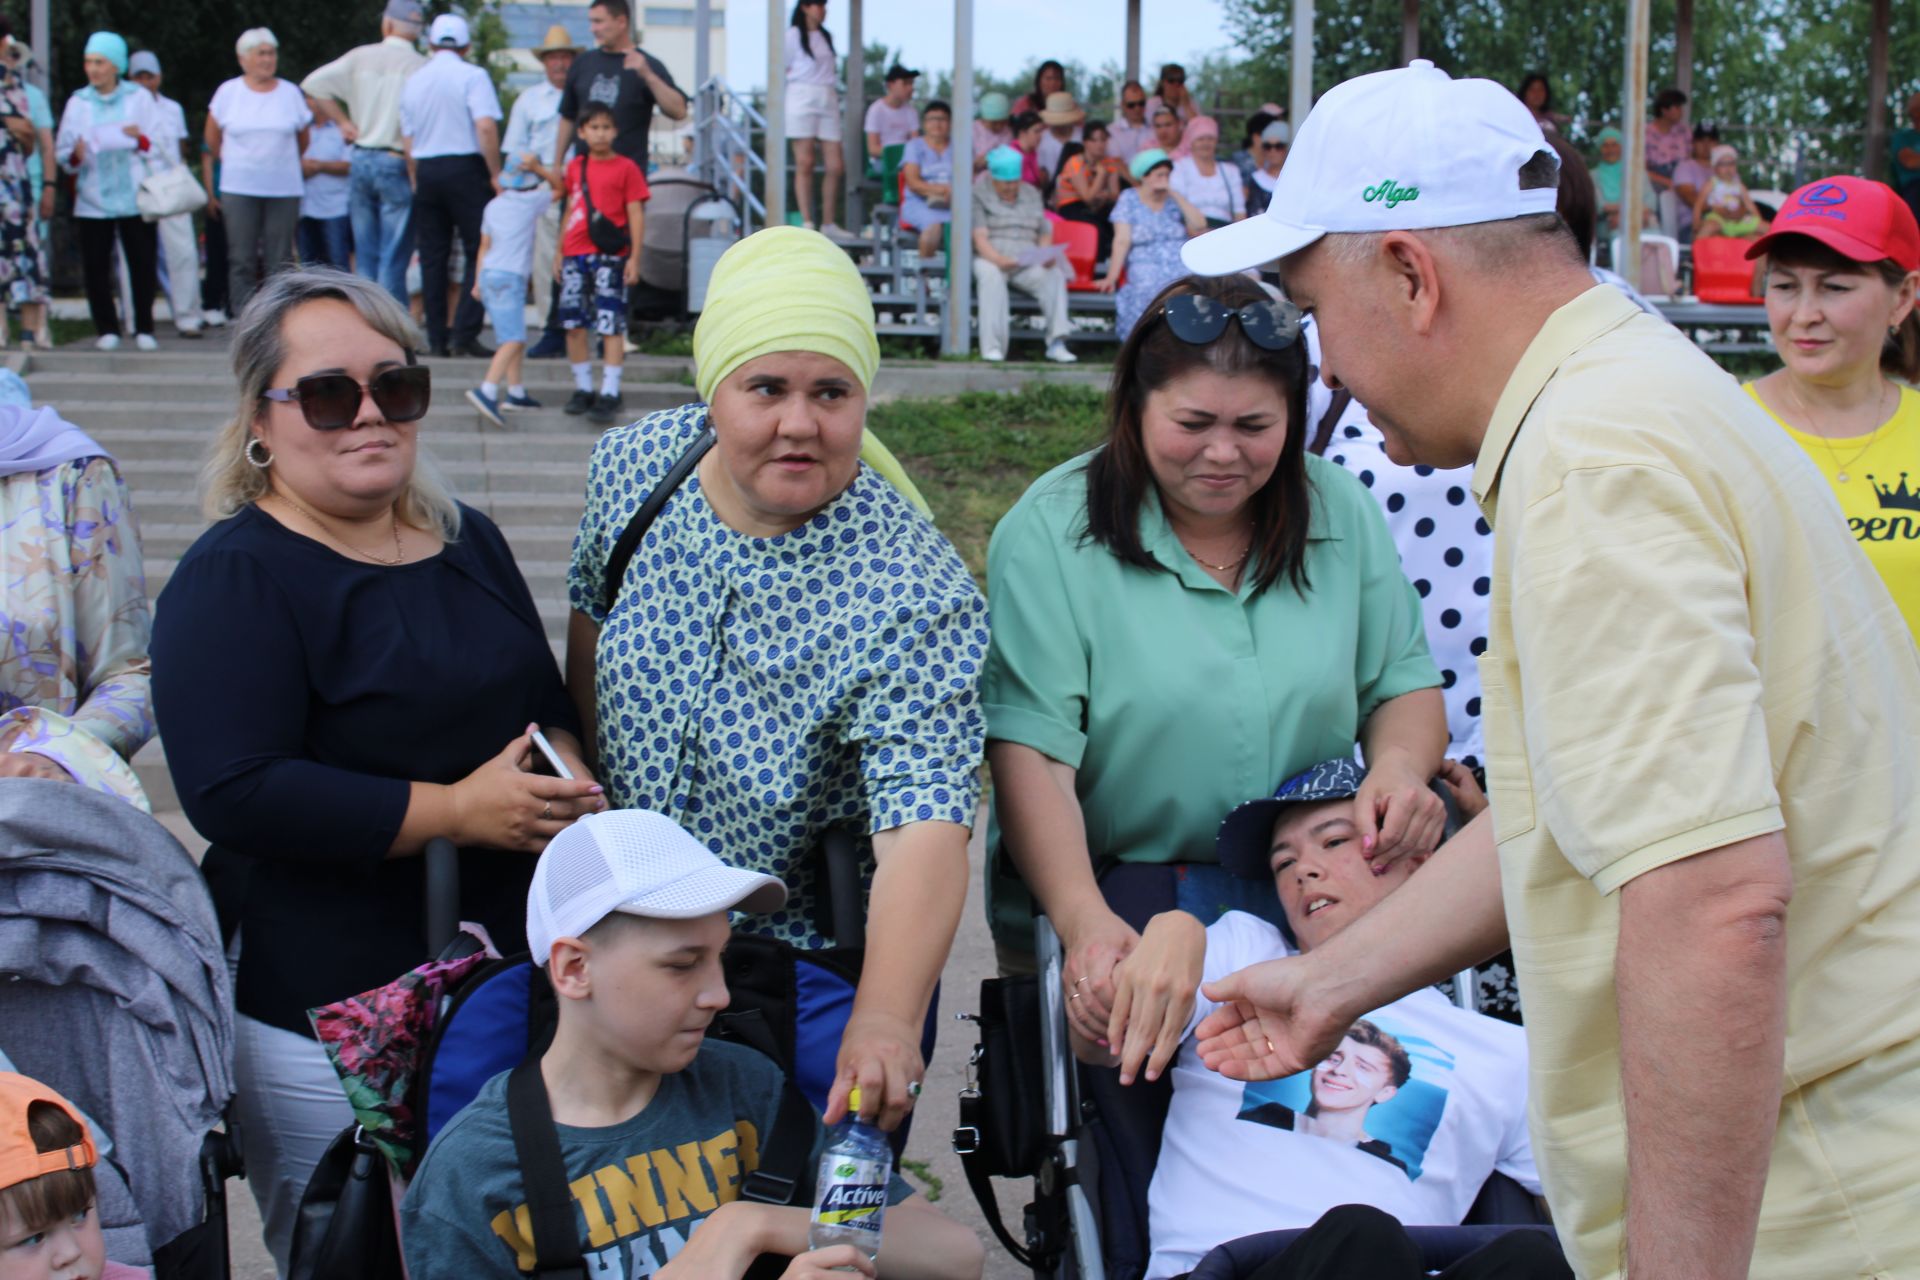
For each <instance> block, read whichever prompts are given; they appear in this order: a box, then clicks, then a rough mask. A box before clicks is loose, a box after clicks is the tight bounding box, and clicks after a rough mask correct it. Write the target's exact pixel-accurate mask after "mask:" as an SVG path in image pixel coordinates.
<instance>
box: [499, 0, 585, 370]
mask: <svg viewBox="0 0 1920 1280" xmlns="http://www.w3.org/2000/svg"><path fill="white" fill-rule="evenodd" d="M579 53H580V46H579V45H576V44H575V43H573V39H572V37H570V36H569V35H568V34H567V29H566V28H565V27H564V26H562V25H560V24H559V23H557V22H556V23H554V24H553V25H552V26H550V27H548V28H547V38H546V39H544V40H542V41H541V42H540V44H539V47H538V48H536V49H534V50H533V56H534V57H536V58H538V59H540V65H541V66H542V67H544V68H545V69H546V73H547V78H546V80H545V81H544V82H543V83H541V84H537V85H534V86H533V87H532V88H530V89H525V90H523V91H522V92H521V94H520V96H519V97H517V98H515V99H514V100H513V110H512V112H511V113H509V114H508V116H507V136H506V139H505V141H503V142H502V143H501V144H500V151H501V170H500V185H501V187H502V188H506V189H512V190H516V191H523V190H525V189H527V188H529V187H532V186H534V185H536V184H537V183H541V182H547V183H552V182H553V170H552V169H550V168H549V167H548V165H547V162H548V161H549V160H551V159H552V158H553V152H554V143H555V141H556V140H557V139H558V138H559V131H560V98H561V95H562V92H563V91H564V90H565V89H566V87H567V72H569V71H571V70H572V69H573V60H574V58H575V57H577V56H578V55H579ZM559 243H560V202H559V201H557V200H556V201H554V202H553V203H552V204H549V205H548V206H547V211H546V212H545V213H543V214H541V215H540V221H539V222H537V223H535V224H534V236H533V260H534V262H535V263H545V262H552V261H553V252H554V249H555V247H556V246H558V244H559ZM532 275H533V306H534V310H536V311H538V312H539V313H540V314H541V315H544V316H546V318H547V326H546V334H545V335H544V336H543V337H542V338H541V340H540V342H539V343H538V344H536V345H535V346H534V348H533V349H532V350H531V351H529V352H528V353H527V354H528V355H530V356H533V357H535V358H536V359H537V358H539V357H540V356H542V355H554V356H557V355H560V354H561V353H562V352H564V351H565V350H566V345H567V343H566V334H565V333H564V332H563V331H562V330H561V328H560V317H559V314H558V313H557V312H556V311H555V310H554V308H553V273H552V272H550V271H545V270H539V269H536V270H535V271H534V272H533V273H532ZM548 347H550V349H549V350H543V348H548Z"/></svg>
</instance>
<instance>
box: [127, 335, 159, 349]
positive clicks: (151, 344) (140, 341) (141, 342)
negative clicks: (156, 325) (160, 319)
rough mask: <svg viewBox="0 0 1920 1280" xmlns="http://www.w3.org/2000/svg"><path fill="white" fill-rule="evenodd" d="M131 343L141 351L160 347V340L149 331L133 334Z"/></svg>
mask: <svg viewBox="0 0 1920 1280" xmlns="http://www.w3.org/2000/svg"><path fill="white" fill-rule="evenodd" d="M133 345H134V346H136V347H138V348H140V349H141V350H142V351H158V350H159V349H160V340H159V339H158V338H155V337H154V336H153V335H152V334H150V333H138V334H135V335H134V338H133Z"/></svg>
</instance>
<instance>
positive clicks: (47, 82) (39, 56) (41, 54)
mask: <svg viewBox="0 0 1920 1280" xmlns="http://www.w3.org/2000/svg"><path fill="white" fill-rule="evenodd" d="M27 14H28V16H27V22H28V25H29V27H30V29H31V31H32V35H31V36H30V37H29V39H30V40H31V42H32V44H33V60H34V62H35V63H36V64H38V66H39V70H40V87H41V88H43V89H45V90H46V91H47V96H48V97H49V98H51V97H52V96H53V24H52V22H50V21H49V20H48V18H47V0H33V2H32V4H31V5H29V6H28V10H27ZM47 179H48V181H52V179H53V175H52V174H48V175H47Z"/></svg>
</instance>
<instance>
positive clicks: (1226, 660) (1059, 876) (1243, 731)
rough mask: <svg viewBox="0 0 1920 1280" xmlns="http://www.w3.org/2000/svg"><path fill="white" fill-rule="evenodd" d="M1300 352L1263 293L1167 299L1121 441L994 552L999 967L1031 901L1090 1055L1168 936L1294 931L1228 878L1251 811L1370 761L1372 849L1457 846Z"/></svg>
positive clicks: (1240, 286)
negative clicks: (1200, 928)
mask: <svg viewBox="0 0 1920 1280" xmlns="http://www.w3.org/2000/svg"><path fill="white" fill-rule="evenodd" d="M1241 309H1244V310H1241ZM1230 310H1234V311H1237V314H1235V315H1229V311H1230ZM1298 333H1299V313H1298V312H1297V311H1295V310H1294V309H1293V308H1292V307H1291V306H1290V305H1289V304H1286V303H1275V302H1271V301H1269V300H1268V298H1267V295H1266V294H1265V293H1264V292H1263V291H1262V290H1260V289H1259V288H1258V287H1257V286H1256V285H1254V284H1252V283H1251V282H1250V281H1248V280H1246V279H1244V278H1243V277H1239V276H1229V277H1225V278H1221V279H1201V278H1188V279H1186V280H1182V281H1179V282H1176V283H1175V284H1173V285H1170V286H1168V288H1167V290H1166V291H1165V292H1164V293H1162V294H1161V296H1160V297H1159V298H1157V299H1156V300H1155V301H1154V302H1153V303H1152V304H1150V305H1149V307H1148V308H1147V311H1146V313H1145V315H1144V316H1143V317H1142V319H1141V322H1140V324H1139V326H1138V327H1137V328H1136V329H1135V331H1134V333H1133V335H1132V336H1131V337H1130V339H1129V341H1128V342H1127V344H1126V346H1125V347H1123V348H1122V350H1121V353H1120V357H1119V361H1118V363H1117V364H1116V365H1115V368H1114V380H1113V387H1114V395H1113V398H1112V399H1113V406H1114V407H1113V409H1112V411H1111V413H1110V422H1109V429H1108V437H1107V442H1106V444H1105V445H1104V446H1103V447H1102V448H1100V449H1096V450H1094V451H1093V452H1092V453H1089V454H1086V455H1083V456H1081V457H1079V458H1075V459H1073V460H1072V461H1070V462H1067V463H1065V464H1063V465H1061V466H1059V467H1057V468H1055V469H1054V470H1053V471H1051V472H1049V473H1048V474H1046V475H1044V476H1042V477H1041V478H1040V479H1039V480H1037V481H1035V482H1034V484H1033V486H1032V487H1031V488H1030V489H1028V490H1027V492H1026V494H1025V496H1024V497H1022V498H1021V499H1020V501H1019V502H1018V503H1017V504H1016V505H1015V506H1014V508H1013V510H1012V511H1010V512H1008V514H1007V516H1006V518H1005V519H1004V520H1002V521H1001V523H1000V525H999V527H998V528H997V529H996V530H995V531H994V535H993V543H992V546H991V549H990V551H989V552H988V559H987V590H988V598H989V602H990V607H991V613H992V618H993V641H992V647H991V649H990V651H989V654H988V659H987V666H986V670H985V673H984V674H983V677H982V681H981V695H982V701H983V702H984V704H985V709H986V716H987V739H988V742H987V757H988V760H989V762H990V764H991V765H992V769H993V780H994V808H995V812H994V826H993V829H992V831H991V833H990V836H989V841H990V851H991V852H990V857H991V858H992V859H993V862H994V865H993V868H992V870H991V871H990V874H989V881H990V884H989V889H990V892H989V898H990V910H991V911H992V912H993V914H994V917H995V925H996V936H997V939H998V941H999V943H1000V944H1001V949H1002V955H1003V957H1006V956H1009V953H1012V954H1013V955H1018V954H1019V953H1022V952H1025V951H1026V950H1028V948H1029V947H1030V946H1031V925H1030V920H1031V917H1030V915H1029V914H1028V911H1029V910H1030V908H1029V907H1028V904H1027V903H1026V901H1025V899H1024V895H1022V894H1021V893H1020V888H1021V885H1020V883H1019V882H1024V885H1025V886H1026V888H1027V889H1029V890H1031V892H1032V894H1033V897H1034V898H1035V899H1037V900H1038V903H1039V905H1040V906H1041V908H1043V909H1044V910H1045V911H1046V913H1047V915H1048V917H1049V918H1050V919H1051V921H1052V923H1053V925H1054V928H1055V929H1057V930H1058V931H1059V933H1060V937H1061V940H1062V942H1063V944H1064V946H1065V948H1066V951H1067V964H1066V970H1065V979H1064V980H1065V982H1066V984H1067V985H1068V986H1069V987H1070V988H1071V989H1072V995H1073V997H1074V998H1073V999H1072V1000H1071V1001H1070V1003H1069V1012H1070V1014H1071V1015H1072V1017H1073V1020H1074V1024H1075V1027H1076V1029H1077V1030H1079V1031H1081V1032H1082V1033H1083V1034H1084V1035H1085V1036H1086V1037H1087V1039H1089V1040H1099V1039H1101V1038H1102V1037H1104V1036H1105V1034H1106V1027H1107V1018H1108V1014H1109V1012H1110V1002H1111V1000H1112V996H1113V990H1114V986H1113V984H1114V979H1115V971H1116V966H1118V965H1120V964H1121V963H1122V961H1123V959H1124V958H1125V957H1126V956H1127V955H1128V953H1129V952H1130V951H1131V950H1132V949H1133V947H1134V946H1135V944H1136V943H1137V942H1138V941H1139V938H1140V933H1139V930H1140V929H1141V928H1142V927H1143V926H1144V924H1145V922H1146V919H1147V918H1148V917H1150V916H1151V915H1153V914H1157V913H1158V912H1159V911H1162V910H1167V909H1170V908H1174V907H1179V908H1182V909H1185V910H1188V911H1190V912H1191V913H1193V914H1194V915H1196V916H1199V917H1200V918H1201V922H1202V923H1210V922H1211V921H1212V920H1213V919H1214V918H1215V917H1217V916H1218V915H1219V914H1220V912H1221V911H1223V910H1225V909H1227V908H1230V907H1235V908H1240V909H1245V910H1254V911H1258V912H1259V913H1261V914H1263V915H1266V916H1267V917H1269V918H1273V917H1274V916H1275V915H1276V913H1277V912H1278V902H1277V900H1276V896H1275V894H1274V892H1273V890H1272V886H1271V885H1259V884H1254V883H1253V882H1250V881H1235V880H1234V878H1233V877H1231V876H1229V875H1227V874H1225V873H1224V872H1222V871H1221V869H1220V868H1219V866H1218V865H1217V863H1216V862H1215V858H1214V833H1215V830H1216V829H1217V828H1218V826H1219V824H1220V821H1221V819H1222V818H1224V817H1225V816H1226V814H1227V812H1228V810H1230V809H1232V808H1233V807H1234V806H1235V805H1236V804H1239V803H1240V802H1242V801H1244V800H1248V799H1251V798H1253V797H1255V796H1264V795H1269V794H1271V793H1272V791H1273V789H1274V787H1275V786H1276V785H1277V784H1278V783H1279V782H1280V781H1281V780H1282V779H1283V778H1288V777H1291V776H1293V775H1294V774H1295V773H1298V772H1299V771H1300V770H1302V769H1305V768H1307V767H1308V766H1310V765H1313V764H1315V763H1317V762H1319V761H1321V760H1326V759H1330V758H1332V757H1335V756H1340V755H1344V754H1347V753H1349V752H1351V751H1352V750H1353V747H1354V744H1355V743H1356V742H1358V743H1360V744H1361V746H1362V748H1363V750H1364V752H1365V754H1366V757H1367V761H1368V764H1369V765H1370V771H1369V774H1368V779H1367V786H1366V789H1365V790H1364V791H1363V792H1362V794H1361V797H1360V801H1361V805H1360V807H1361V809H1362V811H1363V813H1365V814H1366V815H1368V819H1367V820H1368V821H1369V825H1371V826H1372V827H1373V828H1374V829H1372V830H1363V831H1362V832H1361V836H1362V843H1363V845H1365V846H1366V847H1367V848H1368V849H1369V850H1370V851H1371V852H1372V853H1375V854H1384V853H1387V852H1389V851H1391V850H1392V849H1396V848H1407V849H1416V850H1430V849H1432V848H1433V847H1434V846H1435V845H1436V844H1438V842H1439V839H1440V835H1441V828H1442V823H1443V820H1444V815H1443V813H1442V810H1441V805H1440V802H1439V800H1438V799H1437V798H1436V797H1435V796H1434V794H1433V793H1432V792H1431V791H1429V790H1428V789H1427V785H1426V784H1427V780H1428V779H1429V778H1431V777H1432V776H1433V774H1434V773H1435V771H1436V770H1437V769H1438V768H1439V765H1440V762H1441V759H1442V757H1443V755H1444V753H1445V749H1446V745H1447V728H1446V718H1445V712H1444V709H1443V707H1442V703H1441V695H1440V688H1439V686H1440V674H1439V672H1438V670H1437V669H1436V668H1435V666H1434V664H1433V661H1432V659H1431V658H1430V657H1429V656H1428V653H1427V642H1426V637H1425V634H1424V631H1423V629H1422V622H1421V614H1420V605H1419V598H1418V596H1417V595H1416V594H1415V593H1414V590H1413V588H1412V586H1411V585H1409V583H1408V582H1407V579H1406V577H1405V575H1403V574H1402V573H1401V570H1400V561H1399V556H1398V554H1397V553H1396V552H1395V549H1394V544H1393V540H1392V537H1391V536H1390V534H1389V533H1388V531H1387V526H1386V523H1385V521H1384V519H1383V518H1382V517H1381V514H1380V511H1379V508H1378V507H1377V506H1376V505H1375V502H1374V500H1373V498H1372V497H1371V496H1370V495H1369V494H1368V493H1367V492H1366V491H1365V490H1364V488H1363V487H1362V485H1363V479H1356V478H1355V477H1353V476H1351V475H1349V474H1348V473H1347V472H1345V471H1344V470H1342V469H1341V468H1339V467H1337V466H1334V465H1333V464H1331V463H1328V462H1324V461H1322V460H1321V459H1320V458H1318V457H1315V456H1312V455H1309V454H1308V453H1307V452H1306V449H1305V447H1304V446H1305V442H1304V439H1303V436H1304V434H1305V432H1304V431H1303V430H1302V429H1301V428H1302V426H1303V425H1304V420H1305V416H1306V382H1307V378H1308V373H1307V365H1306V356H1305V351H1304V344H1303V343H1302V342H1300V341H1298V340H1297V338H1298ZM1182 335H1185V336H1184V337H1183V336H1182ZM1209 335H1211V336H1212V340H1211V341H1204V340H1202V341H1193V340H1190V339H1194V338H1201V339H1204V338H1206V337H1208V336H1209ZM1268 344H1278V345H1277V349H1269V347H1268ZM1355 856H1356V857H1359V856H1366V855H1365V854H1362V853H1360V852H1356V854H1355ZM1096 872H1099V873H1100V874H1099V875H1098V877H1097V878H1096ZM1016 876H1017V881H1016V880H1015V877H1016ZM1191 977H1192V979H1193V981H1191V982H1189V983H1188V984H1187V986H1186V988H1185V989H1186V990H1192V989H1193V987H1194V986H1195V985H1196V984H1197V983H1198V980H1199V974H1198V973H1197V972H1196V973H1194V974H1192V975H1191ZM1176 985H1177V984H1176ZM1150 1171H1151V1165H1149V1166H1148V1172H1150ZM1144 1177H1145V1174H1144V1173H1143V1174H1142V1178H1144Z"/></svg>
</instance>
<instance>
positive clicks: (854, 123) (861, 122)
mask: <svg viewBox="0 0 1920 1280" xmlns="http://www.w3.org/2000/svg"><path fill="white" fill-rule="evenodd" d="M866 7H867V6H866V0H849V2H848V5H847V98H846V122H845V124H844V126H843V127H842V128H841V130H840V138H841V142H840V149H841V151H842V152H844V153H845V156H846V161H847V178H846V186H847V192H846V197H847V198H846V206H847V212H846V220H845V221H844V222H842V223H841V224H840V225H841V226H843V227H847V228H850V229H856V230H857V229H858V228H859V227H860V225H861V224H862V222H864V221H865V219H863V218H862V217H861V216H860V212H859V206H860V184H861V183H862V182H863V181H864V180H865V179H866V176H867V46H866V35H865V23H864V21H863V19H864V18H865V16H866ZM821 145H822V146H829V147H830V146H832V145H833V144H832V143H831V142H827V143H822V144H821Z"/></svg>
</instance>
